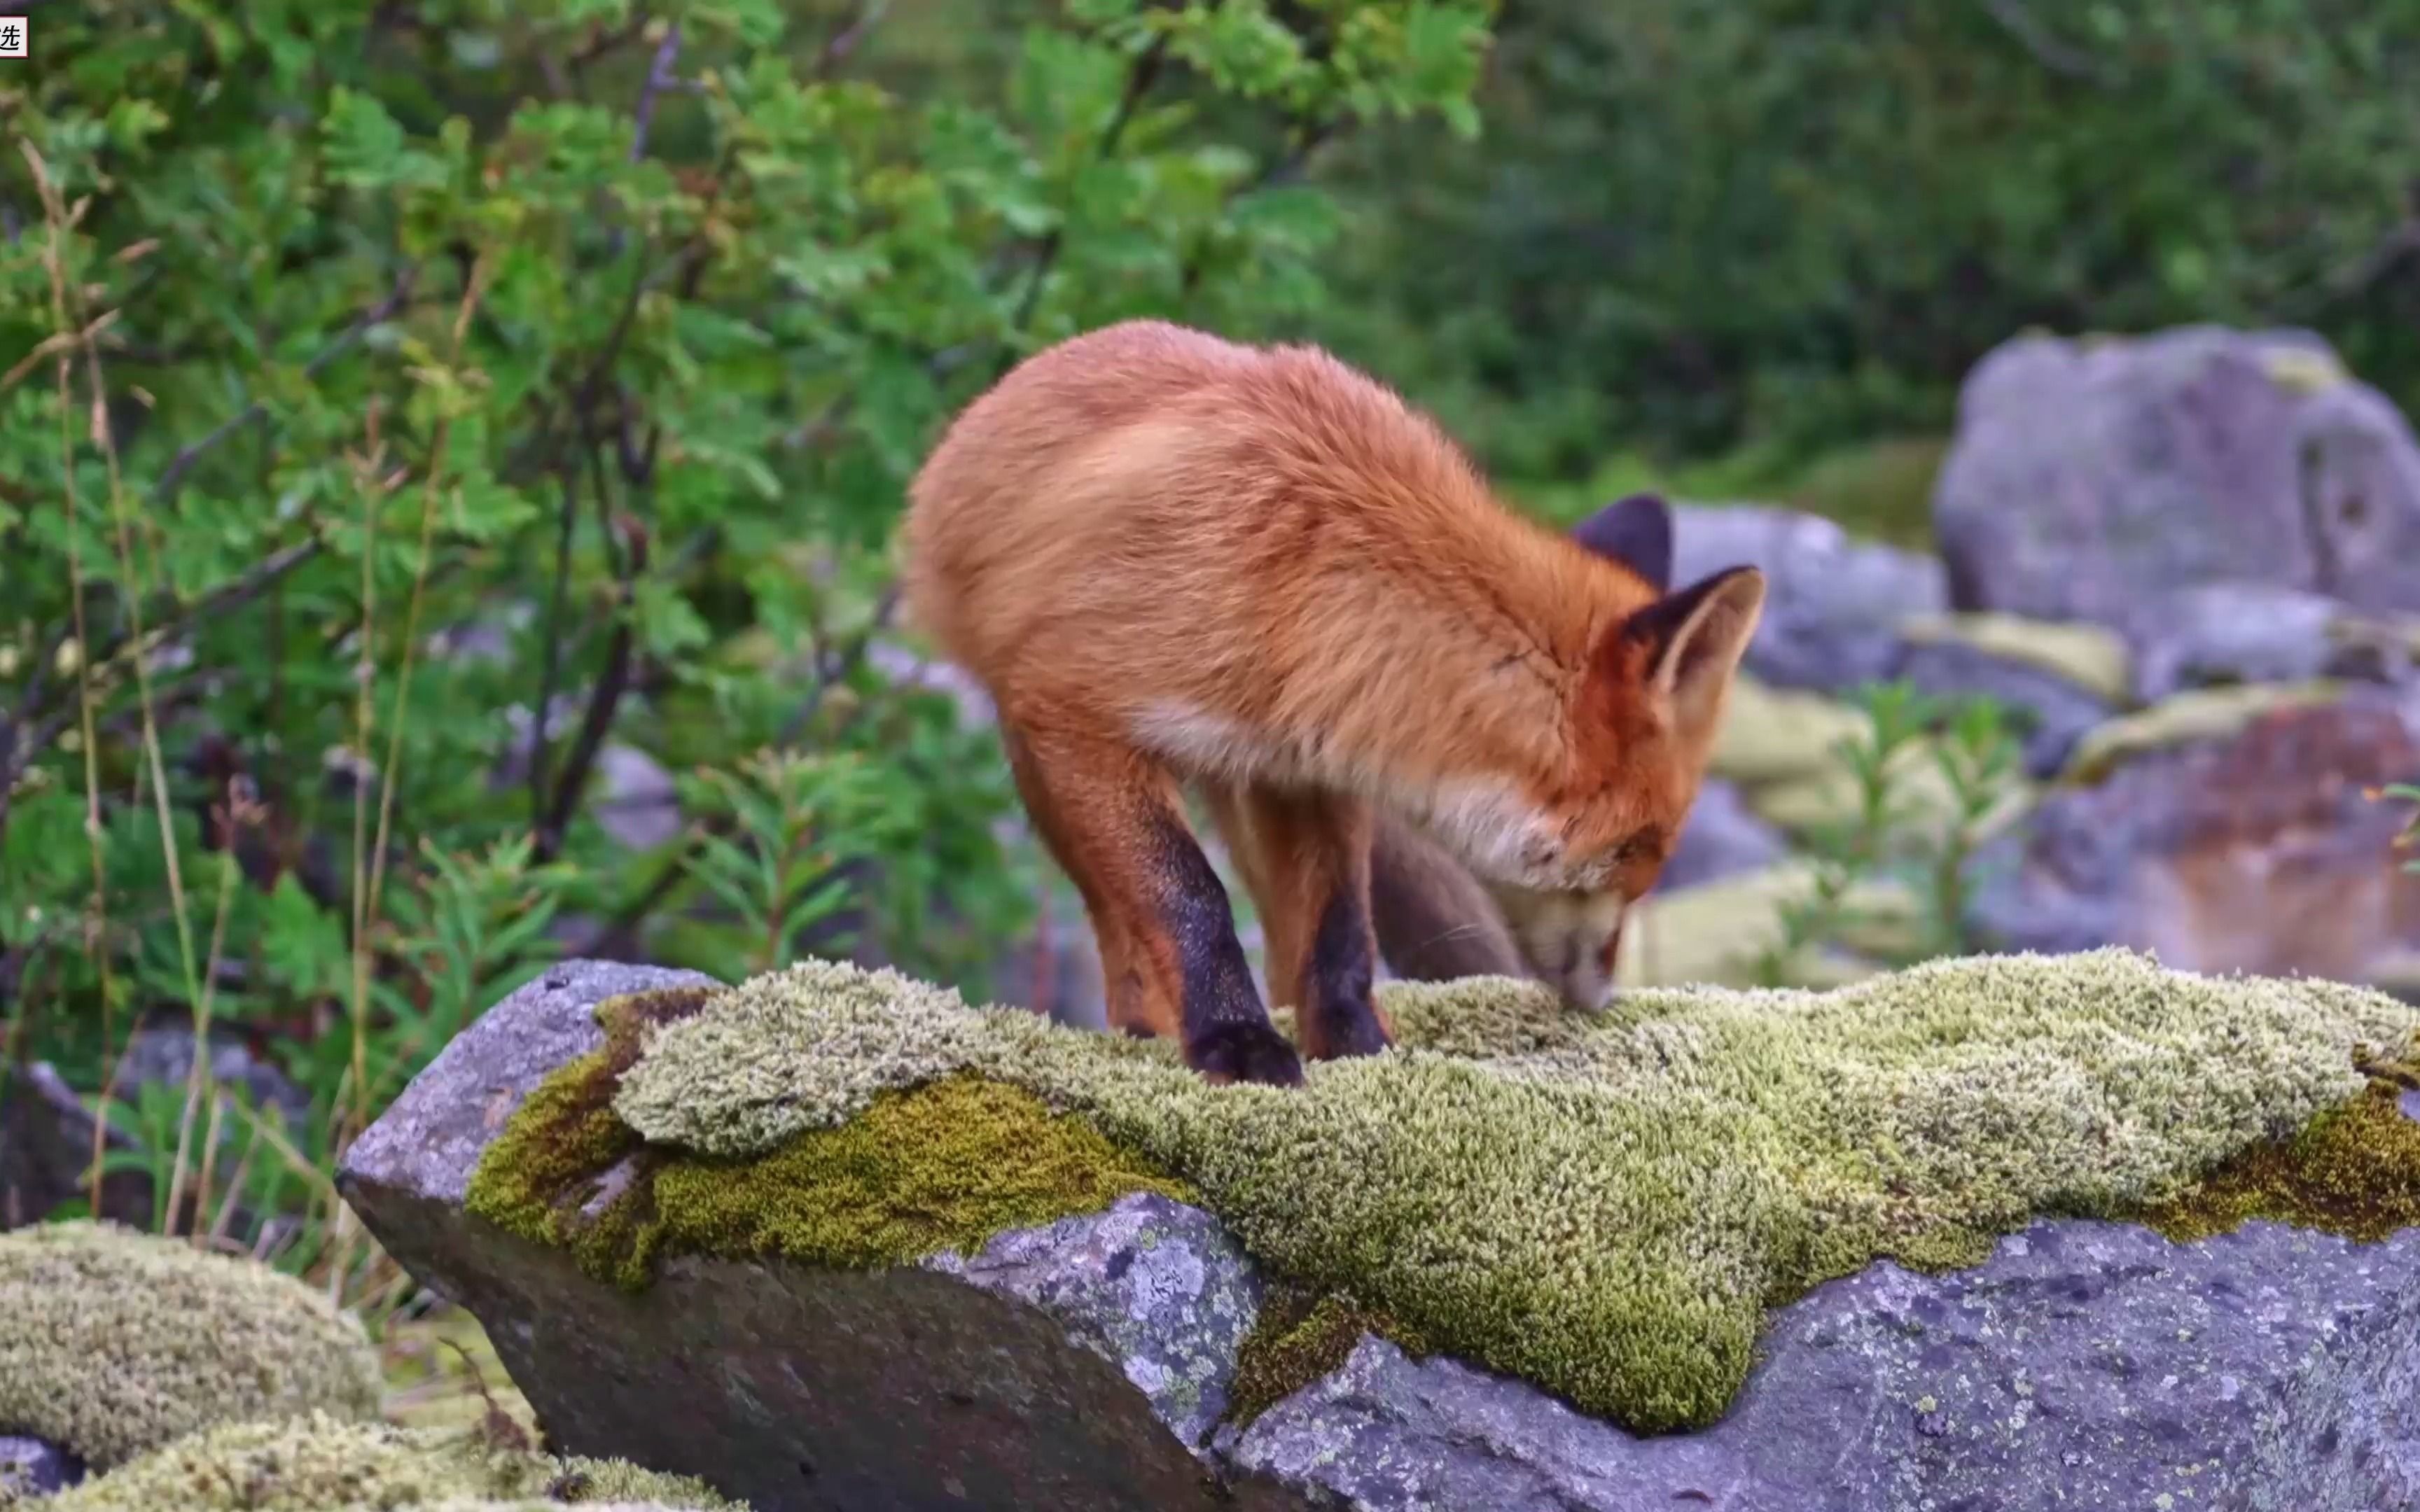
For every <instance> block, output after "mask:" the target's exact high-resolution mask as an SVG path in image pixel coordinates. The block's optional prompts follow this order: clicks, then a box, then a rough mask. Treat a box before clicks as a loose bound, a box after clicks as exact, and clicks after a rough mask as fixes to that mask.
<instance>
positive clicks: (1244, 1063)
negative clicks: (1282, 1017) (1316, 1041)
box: [1185, 1019, 1302, 1087]
mask: <svg viewBox="0 0 2420 1512" xmlns="http://www.w3.org/2000/svg"><path fill="white" fill-rule="evenodd" d="M1185 1063H1186V1064H1187V1065H1188V1066H1190V1067H1192V1068H1193V1069H1194V1070H1195V1071H1198V1072H1201V1073H1202V1076H1203V1077H1204V1078H1206V1079H1208V1080H1210V1081H1213V1082H1219V1083H1226V1082H1259V1083H1261V1084H1262V1085H1264V1086H1266V1087H1300V1086H1301V1085H1302V1057H1300V1056H1297V1055H1295V1049H1294V1046H1293V1045H1291V1044H1288V1043H1287V1042H1286V1038H1285V1036H1284V1035H1282V1034H1280V1033H1279V1032H1278V1031H1277V1026H1275V1025H1273V1024H1271V1023H1269V1021H1268V1020H1266V1019H1263V1020H1261V1021H1259V1022H1258V1023H1254V1022H1252V1021H1251V1020H1249V1019H1246V1020H1242V1021H1239V1022H1236V1023H1232V1024H1218V1025H1214V1026H1211V1027H1209V1028H1207V1029H1204V1030H1202V1033H1200V1034H1199V1035H1196V1036H1195V1037H1194V1038H1193V1039H1192V1040H1190V1041H1187V1044H1186V1046H1185Z"/></svg>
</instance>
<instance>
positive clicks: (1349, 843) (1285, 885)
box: [1204, 784, 1394, 1060]
mask: <svg viewBox="0 0 2420 1512" xmlns="http://www.w3.org/2000/svg"><path fill="white" fill-rule="evenodd" d="M1204 795H1205V796H1206V797H1207V798H1208V800H1209V802H1210V807H1211V811H1212V812H1213V813H1214V814H1215V815H1216V816H1217V818H1218V833H1219V834H1220V836H1222V837H1223V838H1224V839H1225V840H1226V841H1227V847H1228V849H1229V850H1230V851H1231V852H1232V853H1233V855H1234V857H1235V870H1236V871H1237V872H1239V873H1241V874H1242V876H1243V879H1244V886H1245V887H1246V889H1247V890H1249V892H1250V893H1251V895H1252V905H1253V906H1254V907H1255V908H1257V909H1259V910H1260V915H1261V928H1262V931H1263V932H1264V934H1265V935H1266V937H1267V940H1268V980H1269V1003H1270V1006H1272V1007H1275V1006H1277V1005H1279V1004H1281V1003H1282V1004H1286V1005H1289V1006H1291V1007H1292V1008H1293V1009H1294V1011H1295V1037H1296V1038H1297V1039H1298V1040H1300V1041H1302V1051H1303V1054H1304V1055H1306V1056H1309V1057H1311V1058H1312V1059H1314V1060H1326V1059H1328V1058H1330V1057H1336V1056H1366V1055H1372V1054H1374V1053H1376V1052H1377V1051H1380V1050H1384V1049H1385V1048H1387V1046H1388V1044H1389V1043H1390V1042H1391V1041H1393V1039H1394V1035H1393V1032H1392V1030H1391V1028H1390V1027H1389V1026H1388V1024H1387V1022H1386V1019H1385V1016H1384V1015H1383V1014H1381V1013H1380V1012H1379V1011H1378V1005H1377V999H1376V997H1375V996H1374V995H1373V990H1372V989H1373V985H1374V983H1375V981H1376V978H1377V955H1378V948H1377V941H1376V937H1375V936H1374V934H1373V933H1372V930H1371V925H1370V837H1371V831H1372V828H1373V821H1372V816H1371V812H1370V808H1369V805H1367V804H1366V803H1363V802H1361V801H1360V800H1359V799H1357V798H1348V797H1342V796H1339V795H1334V794H1326V793H1300V792H1288V791H1280V790H1278V789H1274V788H1267V787H1262V786H1257V785H1254V786H1247V787H1242V788H1235V787H1230V786H1225V785H1219V784H1211V785H1206V786H1205V788H1204Z"/></svg>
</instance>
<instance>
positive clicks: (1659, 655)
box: [1621, 567, 1764, 729]
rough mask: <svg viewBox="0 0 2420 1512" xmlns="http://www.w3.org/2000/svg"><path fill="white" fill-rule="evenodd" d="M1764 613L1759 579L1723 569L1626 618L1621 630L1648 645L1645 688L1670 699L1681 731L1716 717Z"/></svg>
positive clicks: (1749, 572) (1753, 572)
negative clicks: (1733, 675)
mask: <svg viewBox="0 0 2420 1512" xmlns="http://www.w3.org/2000/svg"><path fill="white" fill-rule="evenodd" d="M1763 613H1764V574H1763V573H1762V572H1760V571H1759V570H1757V569H1756V568H1754V567H1727V568H1725V569H1724V570H1722V571H1721V572H1718V573H1715V574H1714V575H1713V576H1712V577H1709V578H1701V579H1698V580H1697V581H1696V582H1694V583H1691V584H1690V585H1689V586H1688V587H1686V588H1683V589H1682V590H1681V591H1680V592H1679V593H1677V594H1665V595H1664V596H1663V597H1662V598H1659V599H1657V600H1656V601H1655V602H1654V603H1652V604H1650V605H1648V606H1647V607H1646V608H1645V609H1640V610H1638V611H1637V612H1636V613H1634V614H1632V615H1631V616H1630V618H1628V619H1627V620H1624V621H1623V622H1622V625H1621V635H1622V637H1623V639H1625V640H1629V641H1631V642H1632V643H1633V644H1635V645H1639V646H1643V647H1645V648H1646V653H1647V655H1646V663H1647V686H1648V688H1649V690H1650V691H1651V692H1652V693H1653V694H1655V695H1658V696H1660V697H1662V698H1664V699H1666V700H1668V702H1669V706H1670V707H1671V709H1672V711H1673V717H1674V719H1675V721H1676V722H1677V723H1679V724H1680V725H1681V727H1682V728H1683V729H1687V728H1691V727H1693V726H1695V725H1698V724H1701V723H1707V722H1711V721H1712V720H1713V719H1714V717H1715V716H1716V715H1717V714H1719V713H1720V712H1721V709H1722V699H1723V694H1724V693H1726V692H1727V691H1729V690H1730V685H1731V677H1732V674H1733V673H1735V672H1737V671H1739V664H1740V658H1742V657H1743V656H1746V655H1747V643H1748V641H1749V640H1750V639H1752V638H1753V637H1754V636H1755V634H1756V624H1757V621H1758V619H1759V618H1760V617H1761V616H1762V614H1763Z"/></svg>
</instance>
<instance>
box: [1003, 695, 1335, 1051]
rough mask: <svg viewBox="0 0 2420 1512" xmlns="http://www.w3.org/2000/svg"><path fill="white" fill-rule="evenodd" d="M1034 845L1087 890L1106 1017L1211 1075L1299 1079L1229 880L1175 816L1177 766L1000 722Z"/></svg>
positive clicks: (1085, 739)
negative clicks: (1240, 927)
mask: <svg viewBox="0 0 2420 1512" xmlns="http://www.w3.org/2000/svg"><path fill="white" fill-rule="evenodd" d="M1002 736H1003V741H1004V743H1005V745H1006V746H1007V748H1008V756H1009V765H1010V768H1011V770H1012V771H1014V772H1015V774H1016V787H1017V792H1018V794H1019V795H1021V796H1022V797H1023V798H1024V800H1025V808H1026V811H1027V812H1028V813H1029V814H1031V815H1032V817H1033V822H1034V827H1035V828H1036V829H1038V830H1039V831H1041V834H1042V839H1043V843H1045V844H1046V845H1047V846H1048V847H1049V849H1050V854H1051V855H1052V856H1055V857H1056V858H1057V859H1058V862H1059V865H1060V866H1061V867H1062V868H1063V870H1064V871H1065V872H1067V874H1068V875H1069V876H1070V877H1072V878H1074V879H1075V883H1076V887H1077V888H1078V891H1080V892H1081V893H1082V894H1083V895H1084V908H1085V912H1086V913H1087V914H1088V915H1089V916H1090V917H1091V919H1092V924H1093V937H1094V940H1095V941H1096V942H1098V944H1099V946H1100V949H1101V971H1102V977H1103V980H1104V982H1105V984H1106V985H1107V987H1108V989H1109V1026H1110V1027H1112V1028H1114V1029H1122V1030H1124V1031H1125V1032H1126V1033H1129V1034H1147V1035H1156V1036H1162V1037H1172V1038H1174V1039H1175V1040H1176V1041H1177V1042H1178V1043H1179V1044H1181V1045H1182V1046H1183V1047H1184V1050H1185V1061H1186V1064H1187V1065H1188V1066H1191V1067H1192V1068H1194V1069H1195V1070H1196V1071H1199V1072H1202V1074H1203V1075H1204V1076H1206V1077H1208V1078H1210V1079H1211V1080H1213V1081H1218V1082H1265V1083H1269V1084H1272V1085H1275V1086H1280V1087H1293V1086H1299V1085H1300V1084H1301V1082H1302V1061H1301V1059H1300V1057H1297V1056H1296V1055H1295V1050H1294V1047H1293V1046H1292V1045H1290V1044H1288V1043H1287V1042H1286V1041H1285V1037H1284V1036H1283V1035H1281V1034H1280V1033H1278V1031H1277V1026H1275V1025H1273V1024H1271V1023H1270V1022H1269V1015H1268V1012H1267V1011H1266V1010H1265V1009H1264V1008H1263V1007H1262V1006H1261V995H1260V992H1259V990H1258V989H1257V988H1255V987H1254V986H1253V985H1252V972H1251V965H1250V964H1249V962H1247V961H1246V960H1245V958H1244V947H1243V944H1242V942H1241V941H1239V940H1237V939H1236V937H1235V918H1234V912H1233V908H1232V907H1231V906H1230V904H1229V903H1228V899H1227V889H1226V887H1223V886H1222V885H1221V884H1220V883H1219V881H1218V872H1215V871H1213V870H1212V869H1211V866H1210V859H1209V857H1208V856H1204V855H1202V846H1201V844H1200V843H1199V842H1198V841H1195V840H1194V838H1193V832H1192V830H1191V829H1189V828H1187V825H1186V823H1185V815H1184V810H1183V809H1182V808H1180V807H1179V803H1178V795H1177V785H1176V781H1175V779H1174V777H1173V776H1172V775H1171V773H1170V772H1169V770H1168V769H1167V768H1166V767H1165V766H1163V765H1161V764H1159V763H1158V762H1157V761H1156V760H1154V759H1153V758H1152V757H1150V756H1148V755H1145V754H1144V753H1142V752H1140V751H1138V750H1136V749H1134V748H1131V747H1128V746H1124V745H1121V744H1118V743H1116V742H1113V741H1107V740H1102V739H1100V738H1098V737H1095V736H1078V735H1061V734H1058V733H1055V732H1047V731H1042V730H1036V729H1033V728H1031V727H1030V726H1029V727H1019V728H1014V729H1012V728H1010V727H1009V726H1008V725H1007V724H1006V723H1005V722H1003V728H1002Z"/></svg>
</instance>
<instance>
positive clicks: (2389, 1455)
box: [2250, 1093, 2420, 1512]
mask: <svg viewBox="0 0 2420 1512" xmlns="http://www.w3.org/2000/svg"><path fill="white" fill-rule="evenodd" d="M2411 1100H2412V1094H2410V1093H2406V1094H2405V1104H2404V1105H2405V1111H2406V1112H2407V1113H2408V1112H2410V1111H2411ZM2360 1333H2361V1336H2362V1337H2363V1338H2364V1339H2365V1340H2366V1343H2365V1344H2363V1345H2358V1346H2355V1347H2352V1348H2346V1347H2343V1345H2342V1343H2341V1341H2339V1340H2330V1341H2323V1342H2322V1343H2320V1344H2318V1345H2315V1346H2313V1348H2312V1349H2311V1350H2310V1351H2309V1355H2308V1359H2307V1363H2306V1365H2305V1366H2304V1369H2303V1371H2302V1373H2301V1374H2299V1375H2298V1376H2296V1377H2295V1379H2294V1381H2293V1382H2292V1383H2291V1385H2289V1386H2288V1389H2287V1391H2286V1393H2285V1395H2284V1397H2283V1399H2282V1400H2281V1401H2280V1403H2279V1404H2278V1407H2277V1409H2276V1411H2274V1412H2268V1413H2264V1414H2263V1416H2262V1418H2261V1421H2260V1425H2259V1440H2258V1447H2257V1449H2256V1451H2255V1458H2254V1467H2255V1468H2254V1472H2253V1474H2252V1476H2251V1482H2252V1496H2251V1498H2250V1506H2251V1507H2252V1509H2253V1512H2304V1509H2305V1508H2312V1507H2361V1508H2372V1507H2375V1508H2380V1509H2381V1512H2409V1509H2411V1508H2413V1507H2420V1287H2413V1286H2405V1287H2404V1288H2402V1289H2401V1290H2399V1291H2397V1293H2395V1295H2394V1296H2393V1297H2392V1298H2390V1299H2389V1300H2388V1301H2387V1302H2385V1303H2383V1304H2381V1305H2380V1306H2379V1308H2378V1309H2377V1311H2376V1313H2375V1314H2374V1315H2373V1316H2372V1317H2370V1318H2366V1319H2363V1322H2362V1327H2361V1331H2360ZM2331 1345H2335V1347H2333V1348H2332V1347H2331Z"/></svg>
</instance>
